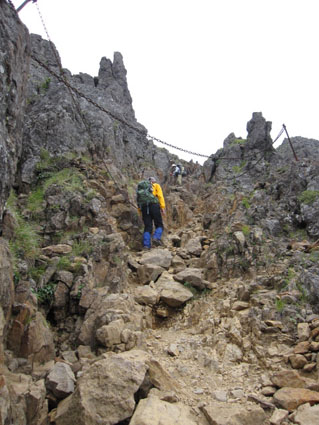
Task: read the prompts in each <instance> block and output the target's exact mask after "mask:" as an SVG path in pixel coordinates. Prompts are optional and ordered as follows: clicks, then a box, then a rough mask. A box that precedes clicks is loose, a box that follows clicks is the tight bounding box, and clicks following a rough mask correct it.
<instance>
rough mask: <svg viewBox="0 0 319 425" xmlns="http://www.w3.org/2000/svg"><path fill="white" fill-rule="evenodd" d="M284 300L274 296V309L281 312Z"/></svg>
mask: <svg viewBox="0 0 319 425" xmlns="http://www.w3.org/2000/svg"><path fill="white" fill-rule="evenodd" d="M285 305H286V302H285V301H284V300H282V299H281V298H276V310H277V311H278V312H279V313H282V311H283V309H284V308H285Z"/></svg>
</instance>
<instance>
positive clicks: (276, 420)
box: [269, 409, 289, 425]
mask: <svg viewBox="0 0 319 425" xmlns="http://www.w3.org/2000/svg"><path fill="white" fill-rule="evenodd" d="M288 414H289V412H287V410H284V409H275V410H274V411H273V414H272V415H271V417H270V418H269V421H270V424H271V425H281V424H282V422H283V420H284V419H286V418H287V417H288Z"/></svg>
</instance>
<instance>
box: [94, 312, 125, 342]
mask: <svg viewBox="0 0 319 425" xmlns="http://www.w3.org/2000/svg"><path fill="white" fill-rule="evenodd" d="M123 329H124V321H123V320H122V319H119V320H114V321H113V322H111V323H110V324H109V325H104V326H101V327H100V328H99V329H98V330H97V332H96V338H97V340H98V341H99V342H100V343H101V344H102V345H104V346H105V347H107V348H112V347H113V346H114V345H117V344H120V343H121V333H122V331H123Z"/></svg>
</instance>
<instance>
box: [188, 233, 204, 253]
mask: <svg viewBox="0 0 319 425" xmlns="http://www.w3.org/2000/svg"><path fill="white" fill-rule="evenodd" d="M201 241H202V237H201V236H197V237H196V238H191V239H190V240H189V241H188V242H187V243H186V245H185V250H186V251H187V252H189V253H190V254H192V255H195V256H196V257H199V256H200V255H201V253H202V250H203V248H202V244H201Z"/></svg>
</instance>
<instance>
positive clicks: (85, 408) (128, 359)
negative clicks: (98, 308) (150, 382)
mask: <svg viewBox="0 0 319 425" xmlns="http://www.w3.org/2000/svg"><path fill="white" fill-rule="evenodd" d="M145 359H146V353H144V352H140V351H134V350H132V351H130V352H127V353H123V354H118V355H114V354H112V355H108V356H106V357H105V358H104V359H102V360H99V361H97V362H95V363H94V364H93V365H92V366H91V367H90V368H89V369H88V370H86V371H85V372H84V374H83V375H82V376H81V378H80V379H79V380H78V382H77V388H76V390H75V392H74V393H73V394H72V395H70V396H69V397H68V398H66V399H64V400H63V401H62V402H61V403H59V405H58V409H57V415H56V418H55V422H56V425H72V424H74V423H77V424H79V425H95V424H96V423H98V422H101V421H102V422H103V423H104V424H105V425H114V424H116V423H118V422H120V421H123V420H124V419H127V418H129V417H130V416H132V414H133V411H134V408H135V401H134V394H135V393H136V391H137V390H138V388H139V387H140V385H141V384H142V382H143V380H144V377H145V373H146V371H147V369H148V367H147V365H146V364H145Z"/></svg>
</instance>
